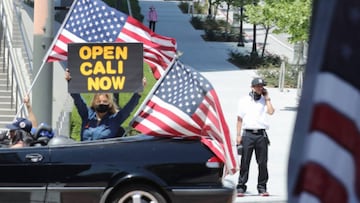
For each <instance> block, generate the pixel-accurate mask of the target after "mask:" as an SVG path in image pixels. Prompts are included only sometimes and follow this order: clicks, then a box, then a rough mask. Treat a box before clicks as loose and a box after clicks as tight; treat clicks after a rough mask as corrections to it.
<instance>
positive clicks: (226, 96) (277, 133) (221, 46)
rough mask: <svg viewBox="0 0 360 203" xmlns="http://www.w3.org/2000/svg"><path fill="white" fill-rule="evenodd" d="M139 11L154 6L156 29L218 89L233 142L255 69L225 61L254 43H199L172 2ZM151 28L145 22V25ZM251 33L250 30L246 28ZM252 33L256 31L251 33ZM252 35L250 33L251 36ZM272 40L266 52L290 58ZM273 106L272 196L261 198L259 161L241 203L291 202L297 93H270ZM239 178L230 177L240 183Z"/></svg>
mask: <svg viewBox="0 0 360 203" xmlns="http://www.w3.org/2000/svg"><path fill="white" fill-rule="evenodd" d="M139 3H140V7H141V9H142V10H141V11H142V13H143V15H144V16H146V13H147V11H148V9H149V7H150V6H151V5H154V6H155V8H156V10H157V12H158V19H159V21H158V22H157V24H156V30H155V31H156V32H157V33H158V34H161V35H164V36H169V37H173V38H175V39H176V40H177V43H178V50H179V51H181V52H183V55H182V56H181V57H180V60H181V61H182V62H183V63H185V64H188V65H190V66H192V67H193V68H195V69H197V70H198V71H200V72H201V73H202V74H203V75H204V76H205V77H206V78H207V79H208V80H209V81H210V82H211V83H212V85H213V86H214V88H215V90H216V92H217V94H218V96H219V99H220V102H221V106H222V108H223V112H224V115H225V119H226V120H227V123H228V126H229V129H230V133H231V135H232V137H233V139H235V134H236V111H237V101H238V99H239V98H240V97H241V96H243V95H246V94H248V92H249V91H250V82H251V80H252V78H253V77H254V76H256V73H255V71H254V70H241V69H239V68H238V67H236V66H234V65H233V64H231V63H229V62H228V61H227V58H228V53H229V50H231V49H238V50H240V51H248V50H251V47H252V44H251V43H246V45H245V47H237V43H236V42H205V41H204V40H203V39H202V38H201V34H203V31H202V30H195V29H194V28H193V27H192V25H191V24H190V22H189V21H190V18H191V16H190V15H188V14H183V13H182V12H181V11H180V9H179V8H178V7H177V4H178V3H179V2H172V1H166V2H165V1H146V0H145V1H144V0H143V1H141V0H140V2H139ZM144 24H145V25H147V21H146V20H144ZM247 30H249V29H247ZM250 31H251V32H252V30H250ZM249 34H252V33H249ZM258 34H259V35H257V41H258V42H263V39H262V38H261V35H262V33H261V32H258ZM277 40H278V39H277V38H275V37H273V36H271V37H269V40H268V45H267V50H268V51H270V52H272V53H276V54H279V55H287V56H289V57H290V56H292V50H291V48H290V47H286V46H284V45H281V44H279V43H278V42H277ZM268 89H269V94H270V96H271V99H272V103H273V105H274V107H275V109H276V111H275V114H274V115H273V116H271V117H270V121H271V127H270V129H269V131H268V134H269V136H270V140H271V145H270V147H269V162H268V168H269V182H268V191H269V193H270V196H269V197H260V196H258V195H257V190H256V184H257V172H258V171H257V165H256V161H255V159H253V160H252V162H251V163H252V164H251V166H250V174H249V181H248V184H247V185H248V192H247V194H246V196H245V197H241V198H236V201H235V202H236V203H237V202H248V203H250V202H286V200H287V188H286V184H287V183H286V181H287V163H288V155H289V147H290V142H291V137H292V130H293V127H294V123H295V118H296V113H297V101H298V100H297V96H296V95H297V91H296V89H285V90H284V91H283V92H280V90H279V89H277V88H268ZM237 177H238V174H235V175H233V176H229V177H228V178H229V179H230V180H232V181H234V183H237Z"/></svg>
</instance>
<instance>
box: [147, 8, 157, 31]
mask: <svg viewBox="0 0 360 203" xmlns="http://www.w3.org/2000/svg"><path fill="white" fill-rule="evenodd" d="M157 18H158V17H157V12H156V10H155V7H154V6H150V8H149V12H148V21H149V28H150V30H152V31H153V32H155V24H156V22H157Z"/></svg>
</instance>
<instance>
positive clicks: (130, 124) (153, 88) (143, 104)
mask: <svg viewBox="0 0 360 203" xmlns="http://www.w3.org/2000/svg"><path fill="white" fill-rule="evenodd" d="M177 60H178V56H177V55H176V56H175V57H174V58H173V60H172V61H171V63H170V64H169V65H168V66H167V68H166V70H165V72H164V73H163V74H162V76H161V77H160V79H159V80H158V81H157V82H156V83H155V85H154V86H153V87H152V89H151V90H150V92H149V93H148V94H147V95H146V98H145V99H144V101H143V102H142V103H141V105H140V107H139V108H138V109H137V111H136V112H135V114H134V116H133V119H132V120H131V121H130V122H129V126H132V124H133V123H134V119H135V117H136V116H137V115H138V114H139V113H140V111H141V110H142V109H144V108H145V106H146V103H147V102H148V101H149V99H150V97H151V96H152V95H153V93H154V92H155V90H156V88H157V87H158V86H159V85H160V84H161V82H162V81H163V80H164V78H165V76H166V75H167V73H168V72H169V71H170V67H171V66H173V65H174V64H175V62H176V61H177Z"/></svg>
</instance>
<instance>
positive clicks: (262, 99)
mask: <svg viewBox="0 0 360 203" xmlns="http://www.w3.org/2000/svg"><path fill="white" fill-rule="evenodd" d="M265 85H266V83H265V81H264V80H263V79H262V78H254V79H253V80H252V82H251V92H250V93H249V95H246V96H245V97H242V98H241V99H240V101H239V103H238V105H239V106H238V114H237V115H238V116H237V125H236V130H237V144H238V145H242V149H241V150H242V151H241V154H242V155H241V163H240V175H239V181H238V185H237V192H238V196H239V197H242V196H244V193H245V192H246V189H247V186H246V183H247V181H248V177H249V166H250V161H251V157H252V154H253V151H255V158H256V162H257V164H258V170H259V174H258V183H257V190H258V192H259V195H261V196H269V193H268V192H267V188H266V184H267V181H268V178H269V175H268V168H267V161H268V145H269V144H270V141H269V138H268V136H267V133H266V130H267V129H268V128H269V123H268V121H267V115H272V114H273V113H274V111H275V110H274V108H273V106H272V104H271V100H270V97H269V93H268V92H267V90H266V89H265V88H264V86H265ZM241 132H242V134H241Z"/></svg>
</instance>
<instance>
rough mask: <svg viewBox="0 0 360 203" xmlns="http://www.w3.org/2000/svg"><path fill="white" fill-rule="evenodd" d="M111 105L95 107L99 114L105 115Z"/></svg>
mask: <svg viewBox="0 0 360 203" xmlns="http://www.w3.org/2000/svg"><path fill="white" fill-rule="evenodd" d="M109 107H110V106H109V104H99V105H97V106H96V107H95V111H97V112H99V113H105V112H107V111H108V110H109Z"/></svg>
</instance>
